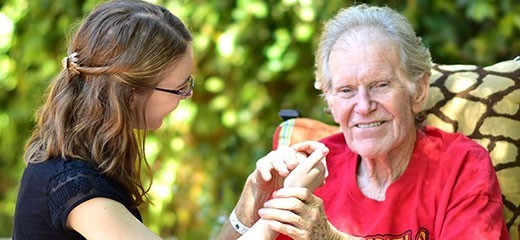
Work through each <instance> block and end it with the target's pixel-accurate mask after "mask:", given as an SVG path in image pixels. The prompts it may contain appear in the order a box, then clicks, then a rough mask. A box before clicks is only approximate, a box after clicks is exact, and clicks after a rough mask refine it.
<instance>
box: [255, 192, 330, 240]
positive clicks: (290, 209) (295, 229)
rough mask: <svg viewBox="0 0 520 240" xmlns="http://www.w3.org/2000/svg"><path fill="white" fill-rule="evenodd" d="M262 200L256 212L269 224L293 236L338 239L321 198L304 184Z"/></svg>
mask: <svg viewBox="0 0 520 240" xmlns="http://www.w3.org/2000/svg"><path fill="white" fill-rule="evenodd" d="M273 197H274V198H273V199H271V200H269V201H267V202H266V203H265V204H264V208H262V209H260V211H259V214H260V217H262V219H263V220H265V221H266V223H267V224H268V226H269V228H270V229H272V230H274V231H276V232H279V233H282V234H284V235H287V236H289V237H291V238H292V239H303V240H307V239H308V240H311V239H339V235H340V233H339V232H338V231H337V230H336V229H335V228H334V227H333V226H332V225H331V224H330V223H329V222H328V220H327V217H326V215H325V210H324V208H323V202H322V200H321V199H320V198H318V197H316V196H315V195H314V194H312V193H311V192H310V191H309V190H308V189H307V188H299V187H295V188H283V189H280V190H279V191H277V192H276V193H275V194H274V196H273Z"/></svg>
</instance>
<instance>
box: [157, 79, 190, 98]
mask: <svg viewBox="0 0 520 240" xmlns="http://www.w3.org/2000/svg"><path fill="white" fill-rule="evenodd" d="M194 86H195V79H194V78H193V76H192V75H190V76H189V77H188V79H186V86H185V87H182V88H181V89H177V90H174V89H166V88H160V87H156V88H155V90H157V91H161V92H167V93H171V94H175V95H179V96H181V98H183V99H184V98H188V97H190V96H191V95H192V94H193V87H194ZM186 87H188V89H185V88H186Z"/></svg>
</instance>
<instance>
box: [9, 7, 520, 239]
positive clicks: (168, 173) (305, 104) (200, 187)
mask: <svg viewBox="0 0 520 240" xmlns="http://www.w3.org/2000/svg"><path fill="white" fill-rule="evenodd" d="M97 2H99V0H76V1H50V0H34V1H33V0H31V1H29V0H7V1H5V2H0V7H1V12H0V29H1V30H0V39H1V40H0V132H1V135H0V169H1V170H2V173H3V174H1V175H0V201H1V202H2V204H0V222H1V223H2V224H0V236H9V235H10V234H11V227H12V217H13V211H14V204H15V200H16V192H17V187H16V186H17V184H18V181H19V179H20V177H21V172H22V169H23V167H24V164H23V161H22V155H23V146H24V143H25V141H26V139H27V138H28V136H29V135H30V131H31V129H32V126H33V121H34V119H33V113H34V111H35V110H36V109H37V108H38V106H39V105H40V104H41V103H42V100H43V95H44V89H45V87H46V86H47V84H48V83H49V81H51V79H52V78H53V77H54V75H55V74H56V73H57V72H58V71H59V68H60V67H61V65H60V61H61V58H63V57H64V56H65V52H66V42H67V41H66V39H67V36H69V33H70V32H71V31H72V30H73V29H74V28H73V27H74V25H75V24H76V23H77V21H79V20H80V19H81V17H82V16H83V15H84V14H86V13H87V12H88V11H90V10H91V9H92V8H93V7H94V6H95V4H96V3H97ZM369 2H371V3H374V4H379V5H381V4H387V5H389V6H391V7H393V8H396V9H398V10H399V11H401V12H402V13H403V14H405V15H406V16H407V17H408V18H409V19H410V20H411V21H412V24H413V25H414V26H415V27H416V30H417V32H418V33H419V35H421V36H422V37H423V41H424V42H425V43H426V44H427V45H428V46H429V47H430V49H431V51H432V56H433V57H434V61H435V62H438V63H447V64H448V63H466V64H480V65H488V64H492V63H494V62H497V61H501V60H506V59H512V58H514V57H515V56H517V55H520V41H518V39H519V38H520V4H517V3H514V2H515V1H513V0H503V1H498V3H497V2H496V1H486V0H477V1H469V0H462V1H449V0H448V1H445V0H435V1H433V0H432V1H427V0H408V1H406V2H403V1H369ZM159 3H160V4H162V5H164V6H166V7H167V8H169V9H170V10H171V11H172V12H173V13H175V14H177V15H178V16H180V17H181V18H182V19H183V20H184V21H185V22H186V23H187V24H188V25H189V27H190V29H191V30H192V32H193V34H194V37H195V39H194V47H195V51H196V65H197V70H196V73H195V78H196V84H195V85H196V86H195V95H194V96H193V98H192V99H191V100H188V101H183V102H182V103H181V105H180V106H179V108H178V109H177V110H176V111H175V112H174V113H172V114H171V116H170V117H169V118H168V119H167V121H165V123H164V126H163V128H162V129H161V130H158V131H156V132H152V133H150V134H149V136H148V139H147V147H148V149H147V155H148V158H149V161H150V164H151V166H152V169H153V170H154V173H155V176H154V181H153V185H152V190H151V192H150V194H151V197H152V200H153V202H154V203H153V204H151V205H147V206H144V207H143V209H142V212H143V215H144V218H145V223H146V225H148V226H149V227H150V228H152V230H154V231H155V232H157V233H160V234H161V235H162V236H176V237H177V238H178V239H208V238H213V237H214V236H215V235H216V233H217V232H218V230H219V227H220V225H221V224H222V222H223V221H225V219H226V217H227V215H228V213H229V212H230V211H231V209H232V208H233V206H234V204H235V202H236V200H237V198H238V196H239V194H240V191H241V188H242V184H243V183H244V181H245V179H246V177H247V175H248V174H249V173H250V172H251V171H252V170H253V169H254V167H255V162H256V160H257V159H259V158H260V157H262V156H263V155H265V154H266V153H267V152H268V151H269V150H270V148H271V142H272V137H271V136H272V133H273V132H274V129H275V127H276V125H277V124H278V123H279V122H280V120H279V118H278V116H277V113H278V111H279V110H280V109H282V108H296V109H299V110H300V112H302V114H303V115H304V116H308V117H313V118H317V119H320V120H323V121H326V122H331V119H330V117H329V116H327V115H326V114H323V111H322V109H323V107H324V106H325V105H324V103H323V102H322V100H321V99H320V98H319V97H318V94H319V92H318V91H316V90H314V89H313V87H312V86H313V78H314V77H313V75H314V70H313V62H314V51H315V48H316V41H317V38H318V36H319V33H320V31H321V28H322V23H323V22H324V21H325V20H327V19H329V18H330V17H331V16H332V15H334V14H335V13H336V12H337V10H338V9H340V8H341V7H346V6H348V5H350V4H351V3H350V1H343V0H331V1H317V0H283V1H274V0H264V1H262V0H238V1H230V0H204V1H203V0H192V1H187V0H185V1H173V0H172V1H167V0H163V1H160V2H159Z"/></svg>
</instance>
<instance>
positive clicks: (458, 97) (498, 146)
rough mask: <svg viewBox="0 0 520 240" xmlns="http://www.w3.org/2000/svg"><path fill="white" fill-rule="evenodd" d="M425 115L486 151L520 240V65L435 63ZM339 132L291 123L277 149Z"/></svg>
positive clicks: (302, 121)
mask: <svg viewBox="0 0 520 240" xmlns="http://www.w3.org/2000/svg"><path fill="white" fill-rule="evenodd" d="M425 114H426V120H425V124H428V125H433V126H436V127H438V128H441V129H443V130H446V131H450V132H460V133H463V134H465V135H467V136H468V137H470V138H472V139H474V140H475V141H477V142H478V143H480V144H481V145H482V146H484V147H485V148H487V149H488V151H489V152H490V155H491V158H492V161H493V165H494V166H495V170H496V173H497V176H498V180H499V182H500V187H501V190H502V194H503V199H504V206H505V207H504V213H505V220H506V224H507V227H508V228H509V232H510V234H511V239H518V240H520V225H519V223H520V61H514V60H511V61H504V62H500V63H497V64H495V65H492V66H489V67H479V66H475V65H440V64H435V65H434V66H433V69H432V76H431V78H430V93H429V96H428V100H427V103H426V105H425ZM338 131H339V128H338V127H337V126H331V125H327V124H325V123H322V122H319V121H316V120H313V119H308V118H297V119H290V120H287V121H284V122H282V123H281V124H280V125H279V126H278V128H277V129H276V132H275V134H274V138H273V147H274V148H275V149H276V148H277V147H278V146H279V145H280V146H288V145H291V144H292V143H296V142H300V141H303V140H307V139H309V140H318V139H321V138H323V137H325V136H328V135H330V134H332V133H335V132H338Z"/></svg>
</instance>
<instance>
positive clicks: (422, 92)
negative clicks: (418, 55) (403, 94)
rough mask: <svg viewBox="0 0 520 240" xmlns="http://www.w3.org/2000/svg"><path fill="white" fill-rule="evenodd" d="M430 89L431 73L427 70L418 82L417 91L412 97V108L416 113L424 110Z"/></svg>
mask: <svg viewBox="0 0 520 240" xmlns="http://www.w3.org/2000/svg"><path fill="white" fill-rule="evenodd" d="M429 89H430V73H429V72H425V73H424V74H423V75H422V77H421V78H420V79H419V81H418V82H417V91H416V92H415V96H414V97H413V99H412V110H413V112H414V113H419V112H421V111H422V108H423V106H424V104H425V103H426V98H427V97H428V91H429Z"/></svg>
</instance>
